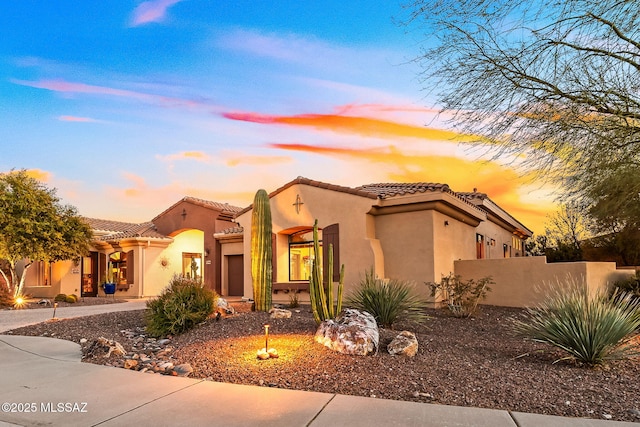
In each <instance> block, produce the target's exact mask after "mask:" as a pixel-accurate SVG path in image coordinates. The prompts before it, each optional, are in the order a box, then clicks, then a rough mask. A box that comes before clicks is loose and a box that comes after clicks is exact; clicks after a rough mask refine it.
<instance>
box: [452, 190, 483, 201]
mask: <svg viewBox="0 0 640 427" xmlns="http://www.w3.org/2000/svg"><path fill="white" fill-rule="evenodd" d="M456 194H457V195H458V196H460V197H462V198H463V199H465V200H466V201H468V202H471V203H473V201H474V200H480V201H482V200H484V199H486V198H487V193H478V192H477V191H473V192H469V193H456Z"/></svg>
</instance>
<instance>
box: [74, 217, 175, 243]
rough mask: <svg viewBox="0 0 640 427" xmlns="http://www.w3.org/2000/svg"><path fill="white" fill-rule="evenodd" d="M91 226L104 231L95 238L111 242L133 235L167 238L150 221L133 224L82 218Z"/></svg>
mask: <svg viewBox="0 0 640 427" xmlns="http://www.w3.org/2000/svg"><path fill="white" fill-rule="evenodd" d="M84 219H85V220H86V221H87V223H88V224H89V225H90V226H91V228H92V229H93V230H95V231H97V232H100V234H102V233H106V234H102V235H100V236H99V237H97V239H96V240H100V241H103V242H112V241H118V240H122V239H129V238H134V237H148V238H152V239H168V237H167V236H165V235H163V234H160V233H158V231H157V230H156V227H155V225H154V224H153V223H152V222H144V223H142V224H134V223H131V222H120V221H110V220H106V219H97V218H84Z"/></svg>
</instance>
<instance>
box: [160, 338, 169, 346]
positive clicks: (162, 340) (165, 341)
mask: <svg viewBox="0 0 640 427" xmlns="http://www.w3.org/2000/svg"><path fill="white" fill-rule="evenodd" d="M170 342H171V340H170V339H167V338H164V339H161V340H160V341H158V345H167V344H169V343H170Z"/></svg>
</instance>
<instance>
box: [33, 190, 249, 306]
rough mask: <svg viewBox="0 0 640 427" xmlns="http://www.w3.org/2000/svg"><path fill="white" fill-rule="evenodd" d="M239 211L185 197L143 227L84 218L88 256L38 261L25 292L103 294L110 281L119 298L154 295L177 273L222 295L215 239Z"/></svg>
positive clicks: (48, 295) (45, 294) (226, 205)
mask: <svg viewBox="0 0 640 427" xmlns="http://www.w3.org/2000/svg"><path fill="white" fill-rule="evenodd" d="M240 210H241V208H239V207H236V206H232V205H229V204H227V203H218V202H213V201H208V200H202V199H198V198H194V197H184V198H183V199H181V200H179V201H178V202H177V203H175V204H173V205H172V206H170V207H169V208H167V209H166V210H165V211H164V212H162V213H160V214H159V215H158V216H156V217H155V218H153V219H152V220H151V221H149V222H145V223H141V224H135V223H127V222H119V221H110V220H102V219H95V218H85V219H86V221H87V222H88V223H89V224H90V226H91V227H92V229H93V232H94V241H93V243H92V247H91V248H90V252H89V254H87V255H86V256H84V257H82V258H79V259H77V260H73V261H62V262H56V263H46V262H37V263H36V264H35V265H34V266H32V267H31V268H30V269H29V270H27V279H26V287H25V293H27V294H29V295H33V296H38V297H53V296H55V295H57V294H59V293H64V294H76V295H78V296H96V295H104V291H103V290H102V288H101V286H100V285H101V284H102V283H103V282H104V281H105V279H106V278H107V277H110V278H115V283H116V289H117V290H116V296H118V297H129V298H140V297H147V296H156V295H159V294H160V293H161V292H162V290H163V289H164V288H165V287H166V286H167V284H168V283H169V280H170V279H171V277H172V276H173V275H174V274H181V275H184V276H188V277H195V278H198V279H202V281H203V283H204V284H205V286H207V287H208V288H210V289H215V290H217V291H218V292H220V291H221V275H220V268H219V266H220V244H219V243H218V241H217V240H216V239H215V238H214V237H213V236H214V234H215V233H217V232H219V231H221V230H224V229H228V228H229V227H232V226H233V225H235V223H234V222H233V217H234V215H235V214H236V213H237V212H238V211H240ZM108 269H109V270H110V271H108Z"/></svg>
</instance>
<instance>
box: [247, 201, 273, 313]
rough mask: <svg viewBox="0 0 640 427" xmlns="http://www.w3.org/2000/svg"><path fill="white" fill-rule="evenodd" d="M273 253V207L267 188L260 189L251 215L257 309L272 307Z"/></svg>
mask: <svg viewBox="0 0 640 427" xmlns="http://www.w3.org/2000/svg"><path fill="white" fill-rule="evenodd" d="M272 258H273V253H272V249H271V208H270V206H269V196H268V195H267V192H266V191H265V190H262V189H261V190H258V192H257V193H256V195H255V198H254V199H253V213H252V215H251V279H252V281H253V300H254V302H255V309H256V311H269V310H270V309H271V287H272V277H271V276H272V269H273V266H272V264H271V262H272Z"/></svg>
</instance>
